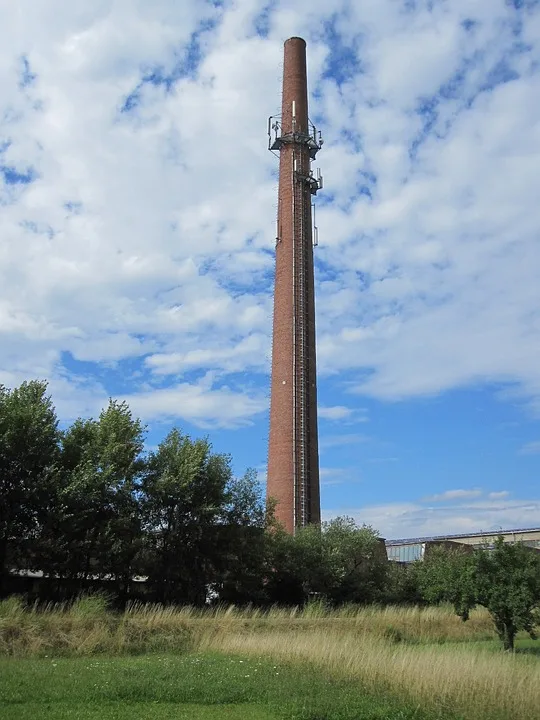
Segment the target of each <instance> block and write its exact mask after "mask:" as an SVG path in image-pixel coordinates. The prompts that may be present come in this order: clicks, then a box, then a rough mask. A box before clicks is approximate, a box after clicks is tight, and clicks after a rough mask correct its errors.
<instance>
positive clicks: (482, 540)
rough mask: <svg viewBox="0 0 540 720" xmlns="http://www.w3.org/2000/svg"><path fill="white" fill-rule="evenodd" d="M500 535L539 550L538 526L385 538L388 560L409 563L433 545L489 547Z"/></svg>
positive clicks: (424, 555) (423, 555) (421, 556)
mask: <svg viewBox="0 0 540 720" xmlns="http://www.w3.org/2000/svg"><path fill="white" fill-rule="evenodd" d="M499 535H502V537H503V539H504V541H505V542H512V543H514V542H521V543H523V544H524V545H527V546H528V547H530V548H533V549H535V550H538V551H539V552H540V528H532V529H527V528H524V529H523V528H522V529H518V530H490V531H489V532H477V533H465V534H459V535H435V536H431V537H419V538H407V539H402V540H387V541H386V553H387V556H388V560H390V561H393V562H399V563H411V562H415V561H416V560H424V559H425V557H426V555H427V554H429V551H430V549H431V548H433V547H437V546H441V545H442V546H445V547H456V548H457V547H461V548H463V549H465V548H470V549H474V548H484V549H489V548H490V547H492V546H493V543H494V542H495V539H496V538H497V537H498V536H499Z"/></svg>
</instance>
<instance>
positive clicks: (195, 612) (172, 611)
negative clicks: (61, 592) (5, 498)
mask: <svg viewBox="0 0 540 720" xmlns="http://www.w3.org/2000/svg"><path fill="white" fill-rule="evenodd" d="M245 630H250V631H254V632H264V631H267V632H285V633H288V632H300V633H311V632H315V631H317V630H324V631H325V632H328V633H330V634H331V635H333V636H353V637H357V636H365V635H369V636H373V637H378V638H382V639H387V640H391V641H396V640H403V641H406V642H409V643H426V642H431V643H442V642H446V641H449V640H452V641H459V640H484V639H488V638H491V637H493V629H492V625H491V622H490V620H489V616H488V615H487V614H486V613H483V612H476V613H473V614H472V616H471V619H470V621H469V622H468V623H463V622H462V621H461V620H460V619H459V618H458V617H456V616H455V614H454V613H453V612H452V610H451V608H426V609H421V608H403V607H386V608H374V607H367V608H358V607H346V608H342V609H340V610H337V611H328V610H327V609H325V608H324V607H323V606H322V605H317V604H314V605H311V606H308V607H307V608H305V609H304V610H299V609H298V608H292V609H291V608H271V609H270V610H268V611H265V612H263V611H261V610H259V609H242V610H241V609H238V608H235V607H234V606H229V607H216V608H211V609H195V608H189V607H185V608H175V607H161V606H155V605H154V606H152V605H140V604H135V605H132V606H131V607H129V608H128V609H127V610H126V612H124V613H121V614H115V613H112V612H109V611H108V610H107V607H106V601H105V599H104V598H101V597H86V598H82V599H80V600H79V601H77V602H75V603H74V604H72V605H51V606H47V607H38V606H34V607H30V608H25V607H24V606H23V604H22V602H21V601H20V600H18V599H16V598H10V599H8V600H5V601H3V602H2V603H0V655H12V656H18V657H30V656H43V655H46V654H51V653H56V654H59V655H66V656H69V655H74V656H76V655H94V654H113V655H116V654H134V653H143V652H153V651H160V652H164V651H171V652H178V651H185V650H186V649H188V648H190V647H192V648H196V647H197V645H198V643H199V641H200V638H201V637H202V636H204V637H213V636H221V635H225V636H227V635H235V634H238V633H242V632H244V631H245Z"/></svg>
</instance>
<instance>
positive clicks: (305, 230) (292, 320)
mask: <svg viewBox="0 0 540 720" xmlns="http://www.w3.org/2000/svg"><path fill="white" fill-rule="evenodd" d="M293 101H294V103H295V126H294V129H295V131H296V132H297V133H303V134H307V133H308V101H307V73H306V44H305V42H304V40H302V39H301V38H290V39H289V40H287V41H286V43H285V48H284V69H283V96H282V117H281V121H282V136H285V135H287V134H289V133H291V132H292V131H293V116H292V108H293ZM295 162H296V170H297V171H298V172H299V173H300V174H302V175H308V174H309V170H310V158H309V151H308V149H307V147H306V146H305V145H302V144H297V143H286V144H283V145H282V148H281V150H280V170H279V192H278V227H277V236H278V237H277V243H276V272H275V289H274V318H273V345H272V381H271V399H270V439H269V448H268V479H267V497H268V498H270V497H271V498H274V499H275V500H276V501H277V507H276V517H277V519H278V521H279V522H280V523H281V524H282V525H283V527H284V528H285V530H287V531H288V532H290V533H293V532H294V530H295V527H297V526H299V525H301V524H303V523H304V522H314V523H318V522H320V494H319V453H318V440H317V381H316V358H315V290H314V279H313V245H312V230H311V228H312V223H311V194H310V191H309V188H308V187H307V186H306V185H305V184H304V183H299V182H298V181H295V176H294V169H295ZM294 208H296V218H297V232H296V234H295V232H294V217H295V211H294ZM299 217H301V225H302V229H301V232H299V231H298V222H299V220H298V218H299ZM295 235H296V236H295ZM300 263H303V266H302V267H303V269H304V271H303V277H304V278H305V279H304V286H303V293H302V294H301V293H300V285H299V280H298V277H299V267H300ZM301 295H302V297H301ZM302 309H303V312H302ZM302 318H303V320H302ZM302 324H303V325H304V331H303V334H302V332H301V331H302ZM301 346H302V347H303V348H304V354H303V363H304V368H305V370H304V372H303V373H302V372H301V367H300V365H301V363H300V351H299V348H300V347H301ZM302 412H303V415H302V417H304V418H305V425H304V428H305V429H304V432H303V433H302V432H301V423H300V416H301V413H302ZM301 446H302V447H303V450H304V452H305V456H306V458H307V459H306V461H305V462H304V467H305V468H307V474H306V482H305V498H306V501H307V510H306V512H305V513H304V516H303V517H302V515H301V512H300V502H299V495H298V484H299V481H300V474H299V473H300V462H299V457H300V454H301Z"/></svg>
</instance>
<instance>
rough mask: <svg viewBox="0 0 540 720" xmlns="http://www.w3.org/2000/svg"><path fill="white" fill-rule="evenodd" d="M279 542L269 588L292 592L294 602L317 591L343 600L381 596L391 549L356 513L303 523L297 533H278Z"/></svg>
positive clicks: (329, 598) (333, 599)
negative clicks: (360, 522)
mask: <svg viewBox="0 0 540 720" xmlns="http://www.w3.org/2000/svg"><path fill="white" fill-rule="evenodd" d="M275 542H276V545H275V560H274V574H273V578H272V581H271V584H270V587H269V590H270V591H271V592H272V593H275V592H276V591H277V592H278V594H279V593H280V592H281V593H282V594H286V595H288V601H289V602H294V603H298V602H305V601H306V600H307V599H308V598H309V597H310V596H313V595H315V596H318V597H321V598H322V599H324V600H325V601H327V602H329V603H331V604H333V605H340V604H343V603H347V602H352V603H367V602H373V601H375V600H377V599H379V598H380V597H381V593H382V592H383V589H384V584H385V580H386V572H387V561H386V553H385V551H384V548H383V546H382V544H381V542H380V540H379V538H378V536H377V533H376V532H375V531H374V530H373V529H372V528H371V527H368V526H363V527H359V526H358V525H357V524H356V523H355V521H354V520H352V519H351V518H347V517H340V518H336V519H334V520H331V521H330V522H326V523H323V524H322V526H321V527H318V526H316V525H310V526H307V527H305V528H299V529H297V531H296V533H295V535H294V537H292V536H286V534H285V533H283V534H277V535H276V538H275ZM274 598H275V600H276V601H278V600H280V601H283V600H284V599H285V598H283V597H281V598H280V597H275V596H274Z"/></svg>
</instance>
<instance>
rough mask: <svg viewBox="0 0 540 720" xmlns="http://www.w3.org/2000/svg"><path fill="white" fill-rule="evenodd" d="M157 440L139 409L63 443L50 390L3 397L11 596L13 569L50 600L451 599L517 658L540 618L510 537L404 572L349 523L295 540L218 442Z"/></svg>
mask: <svg viewBox="0 0 540 720" xmlns="http://www.w3.org/2000/svg"><path fill="white" fill-rule="evenodd" d="M144 439H145V428H144V427H143V425H142V424H141V422H140V420H139V419H137V418H134V417H133V415H132V413H131V411H130V409H129V407H128V406H127V405H126V403H123V402H117V401H114V400H111V401H110V402H109V405H108V407H107V408H105V409H104V410H103V412H102V413H101V414H100V416H99V418H98V419H97V420H96V419H85V420H83V419H79V420H76V421H75V422H74V423H73V424H72V425H71V426H69V427H68V428H67V429H65V430H61V429H60V428H59V425H58V419H57V416H56V412H55V409H54V406H53V404H52V402H51V398H50V397H49V396H48V395H47V386H46V384H45V383H42V382H37V381H33V382H28V383H23V384H22V385H21V386H20V387H18V388H16V389H14V390H8V389H6V388H4V387H1V386H0V597H1V596H2V595H5V594H6V593H8V592H9V591H10V589H11V590H12V589H13V580H14V575H13V571H21V570H34V571H40V572H42V573H43V575H44V580H43V581H42V582H41V583H40V588H39V593H40V595H41V597H42V598H43V599H48V600H49V599H60V598H65V597H69V596H73V595H76V594H78V593H80V592H81V591H84V590H88V589H92V588H96V583H97V586H98V587H99V586H100V583H101V586H102V587H103V586H104V587H106V588H107V589H108V590H109V592H110V593H111V594H112V595H113V596H114V597H115V598H116V601H117V603H118V604H119V605H123V604H124V603H125V602H126V600H127V599H129V598H135V597H139V598H141V599H146V600H151V601H157V602H162V603H189V604H194V605H201V604H204V603H205V602H207V600H208V597H209V595H210V596H211V597H214V598H215V599H216V600H219V601H221V602H232V603H237V604H245V603H254V604H257V605H265V604H271V603H281V604H294V605H302V604H303V603H305V602H306V601H307V600H308V599H309V598H312V597H317V598H320V599H322V600H324V601H325V602H326V603H328V604H331V605H340V604H343V603H369V602H380V603H384V602H387V603H388V602H392V603H403V602H407V603H416V604H418V603H437V602H441V601H444V602H451V603H453V605H454V607H455V610H456V612H457V613H458V615H460V616H461V617H462V618H463V619H464V620H466V619H467V618H468V616H469V612H470V611H471V609H472V608H473V607H475V606H476V605H482V606H484V607H486V608H487V609H488V611H489V612H490V613H491V616H492V618H493V621H494V624H495V628H496V630H497V632H498V633H499V635H500V637H501V639H502V641H503V643H504V646H505V647H506V648H508V649H511V648H512V647H513V642H514V637H515V635H516V633H517V632H518V631H519V630H526V631H528V632H530V633H531V634H533V633H534V628H535V626H536V625H537V624H538V622H539V621H540V618H539V617H538V607H539V603H540V553H536V552H534V551H532V550H530V549H529V548H526V547H524V546H521V545H508V544H505V543H504V542H503V541H502V538H500V539H499V540H498V541H497V543H496V546H495V549H494V550H493V551H491V552H485V551H477V552H474V553H472V554H470V553H465V552H452V551H450V552H448V551H447V550H444V549H442V548H441V549H438V550H437V549H435V551H433V552H432V553H431V554H430V555H429V556H428V557H427V558H426V560H425V562H423V563H418V564H414V565H412V566H409V567H402V566H398V565H396V564H392V563H390V564H389V563H387V562H386V553H385V549H384V546H383V545H382V543H381V541H380V540H379V538H378V536H377V533H376V532H375V531H374V530H373V529H372V528H370V527H366V526H364V527H358V526H357V525H356V524H355V522H354V521H353V520H351V519H349V518H337V519H335V520H333V521H331V522H329V523H325V524H323V527H322V528H319V527H315V526H311V527H306V528H303V529H301V530H299V531H297V533H296V534H295V535H294V537H292V536H290V535H288V534H287V533H284V532H283V531H282V530H280V528H279V527H277V526H276V524H275V522H274V519H273V514H272V512H271V511H270V512H267V510H266V509H265V505H264V502H263V498H262V497H261V490H260V487H259V484H258V482H257V479H256V475H255V473H253V472H252V471H248V472H246V473H245V474H244V475H243V476H242V477H240V478H238V477H235V476H234V474H233V472H232V469H231V459H230V457H229V456H227V455H222V454H217V453H214V452H213V451H212V447H211V445H210V443H209V441H208V440H207V439H195V440H194V439H192V438H190V437H188V436H187V435H184V434H182V433H181V432H180V431H179V430H178V429H173V430H171V432H170V433H169V434H168V435H167V437H166V438H165V439H164V440H163V442H162V443H161V444H160V445H159V446H158V448H157V449H156V450H155V451H153V452H149V453H148V452H145V449H144ZM137 576H143V577H145V578H147V580H146V582H144V583H134V582H133V579H134V578H135V577H137Z"/></svg>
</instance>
